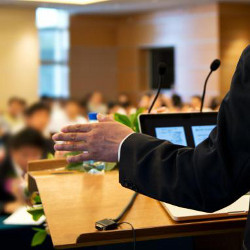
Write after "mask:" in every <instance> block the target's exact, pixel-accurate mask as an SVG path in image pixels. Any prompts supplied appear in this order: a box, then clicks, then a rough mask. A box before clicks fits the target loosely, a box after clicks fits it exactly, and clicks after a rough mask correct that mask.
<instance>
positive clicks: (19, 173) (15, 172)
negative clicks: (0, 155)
mask: <svg viewBox="0 0 250 250" xmlns="http://www.w3.org/2000/svg"><path fill="white" fill-rule="evenodd" d="M9 143H10V145H9V149H10V150H9V155H8V157H7V158H6V159H5V161H4V162H3V163H2V164H1V165H0V213H13V212H14V211H15V210H16V209H17V208H19V207H20V206H22V205H24V204H25V202H26V197H25V187H26V181H25V174H26V173H27V167H28V162H29V161H32V160H39V159H41V157H42V153H43V150H44V139H43V137H42V135H41V133H39V132H38V131H36V130H34V129H32V128H26V129H24V130H22V131H20V132H19V133H17V134H16V135H13V137H11V139H10V142H9Z"/></svg>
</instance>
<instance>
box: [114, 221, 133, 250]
mask: <svg viewBox="0 0 250 250" xmlns="http://www.w3.org/2000/svg"><path fill="white" fill-rule="evenodd" d="M122 224H127V225H129V226H130V227H131V229H132V232H133V246H134V250H135V249H136V232H135V228H134V226H133V225H132V224H131V223H129V222H127V221H123V222H120V223H118V226H120V225H122Z"/></svg>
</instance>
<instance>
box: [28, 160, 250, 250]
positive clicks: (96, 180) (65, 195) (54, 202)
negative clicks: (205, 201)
mask: <svg viewBox="0 0 250 250" xmlns="http://www.w3.org/2000/svg"><path fill="white" fill-rule="evenodd" d="M66 165H67V163H66V161H65V160H64V159H61V160H43V161H35V162H30V164H29V188H30V190H31V191H35V190H37V189H38V191H39V193H40V196H41V200H42V203H43V206H44V211H45V215H46V219H47V223H48V227H49V230H50V234H51V238H52V241H53V245H54V247H55V248H58V249H65V248H75V247H84V246H98V245H109V244H117V243H126V242H132V241H133V234H132V230H131V228H130V227H129V226H128V225H125V224H124V225H121V226H120V227H119V228H118V229H117V230H111V231H97V230H96V229H95V222H96V221H98V220H102V219H105V218H115V217H117V216H118V215H119V214H120V212H121V211H122V210H123V208H124V207H125V206H126V205H127V203H128V202H129V200H130V198H131V196H132V195H133V192H132V191H131V190H128V189H125V188H123V187H122V186H121V185H120V184H119V181H118V177H119V173H118V171H111V172H107V173H105V174H103V175H93V174H88V173H81V172H77V171H68V170H65V166H66ZM123 221H127V222H130V223H131V224H132V225H133V226H134V228H135V231H136V240H137V241H148V240H156V239H166V238H177V237H187V236H189V237H190V236H192V237H194V238H195V239H196V241H195V242H196V243H195V245H196V248H197V249H200V248H199V246H201V245H202V246H203V249H211V248H213V249H240V246H241V242H242V235H243V230H244V226H245V223H246V217H245V216H242V217H234V218H224V219H207V220H200V221H187V222H175V221H173V220H172V219H171V217H170V216H169V215H168V213H167V212H166V210H165V209H164V208H163V206H162V205H161V203H160V202H159V201H156V200H154V199H151V198H149V197H146V196H144V195H141V194H139V195H138V197H137V198H136V201H135V203H134V206H133V207H132V208H131V210H130V211H129V212H128V214H127V215H126V216H125V217H124V218H123ZM205 246H206V247H211V248H206V247H205ZM228 246H230V247H232V246H234V247H235V248H228Z"/></svg>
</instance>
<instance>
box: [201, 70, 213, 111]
mask: <svg viewBox="0 0 250 250" xmlns="http://www.w3.org/2000/svg"><path fill="white" fill-rule="evenodd" d="M212 72H213V71H212V70H211V71H210V72H209V74H208V76H207V78H206V81H205V84H204V88H203V93H202V98H201V107H200V112H202V110H203V105H204V100H205V95H206V89H207V82H208V79H209V77H210V75H211V74H212Z"/></svg>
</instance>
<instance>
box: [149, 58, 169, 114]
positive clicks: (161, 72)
mask: <svg viewBox="0 0 250 250" xmlns="http://www.w3.org/2000/svg"><path fill="white" fill-rule="evenodd" d="M157 69H158V76H159V80H158V89H157V93H156V95H155V98H154V100H153V101H152V103H151V105H150V108H149V109H148V114H149V113H151V111H152V109H153V107H154V105H155V102H156V100H157V98H158V96H159V94H160V92H161V87H162V86H161V85H162V82H163V79H164V76H165V74H166V71H167V65H166V63H164V62H160V63H159V64H158V67H157Z"/></svg>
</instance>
